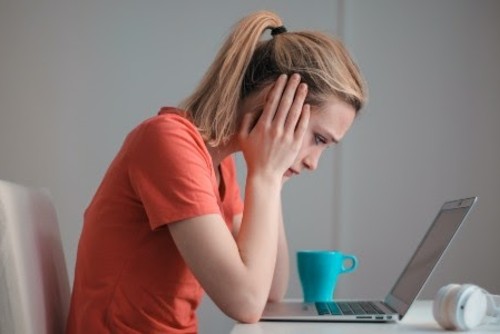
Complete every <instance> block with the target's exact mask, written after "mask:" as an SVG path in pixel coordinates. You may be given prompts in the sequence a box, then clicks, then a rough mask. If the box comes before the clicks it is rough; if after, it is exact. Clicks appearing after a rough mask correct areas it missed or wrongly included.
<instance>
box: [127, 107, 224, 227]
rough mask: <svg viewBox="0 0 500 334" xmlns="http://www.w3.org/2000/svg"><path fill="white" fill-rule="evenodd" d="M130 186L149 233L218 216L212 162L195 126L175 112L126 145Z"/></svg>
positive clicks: (149, 124)
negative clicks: (188, 220) (148, 224)
mask: <svg viewBox="0 0 500 334" xmlns="http://www.w3.org/2000/svg"><path fill="white" fill-rule="evenodd" d="M130 145H131V146H130V151H129V155H128V156H127V160H128V172H129V178H130V183H131V185H132V187H133V189H134V190H135V192H136V194H137V197H138V199H139V200H140V201H141V204H142V206H143V207H144V208H145V211H146V214H147V216H148V219H149V223H150V225H151V228H152V229H156V228H158V227H160V226H163V225H165V224H168V223H171V222H175V221H179V220H182V219H187V218H192V217H196V216H201V215H206V214H211V213H220V211H221V210H220V207H219V204H218V203H219V202H218V196H217V193H216V191H217V188H216V187H215V177H214V175H213V174H214V173H213V167H212V160H211V158H210V155H209V154H208V151H207V150H206V147H205V144H204V142H203V140H202V138H201V136H200V135H199V133H198V131H197V130H196V128H195V127H194V126H193V125H192V124H191V123H190V122H189V121H188V120H187V119H185V118H183V117H182V116H179V115H175V114H168V115H159V116H157V117H154V118H153V119H151V120H149V121H148V122H146V123H143V125H142V126H141V128H140V129H138V132H137V134H136V136H135V138H134V139H133V142H132V143H131V144H130Z"/></svg>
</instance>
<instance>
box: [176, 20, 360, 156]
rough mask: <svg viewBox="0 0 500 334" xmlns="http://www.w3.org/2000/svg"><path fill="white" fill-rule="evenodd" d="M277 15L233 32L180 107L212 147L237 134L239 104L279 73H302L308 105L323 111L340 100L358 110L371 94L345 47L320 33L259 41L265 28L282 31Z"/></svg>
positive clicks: (290, 34)
mask: <svg viewBox="0 0 500 334" xmlns="http://www.w3.org/2000/svg"><path fill="white" fill-rule="evenodd" d="M282 26H283V22H282V21H281V19H280V17H279V16H278V15H276V14H275V13H272V12H269V11H260V12H256V13H252V14H250V15H248V16H246V17H244V18H243V19H242V20H241V21H239V22H238V23H237V24H236V26H235V27H234V28H233V31H232V33H231V34H230V35H229V36H228V38H227V39H226V41H225V42H224V44H223V46H222V48H221V49H220V50H219V52H218V54H217V55H216V58H215V60H214V62H213V63H212V65H211V66H210V67H209V69H208V71H207V72H206V73H205V75H204V77H203V79H202V80H201V82H200V84H199V86H198V87H197V88H196V90H195V91H194V92H193V94H192V95H191V96H189V97H188V98H187V99H185V100H184V101H183V102H182V103H181V104H180V105H179V107H180V108H182V109H184V110H185V111H186V112H187V114H188V116H189V117H190V119H191V120H192V121H193V123H194V124H195V126H197V127H198V129H199V131H200V133H201V135H202V137H203V139H204V140H205V141H206V142H207V143H208V144H209V145H211V146H214V147H215V146H218V145H220V144H221V143H224V142H225V141H227V140H228V139H229V138H230V137H231V136H232V135H233V134H234V133H235V131H236V130H237V126H238V119H239V117H238V113H237V111H238V105H239V103H240V102H241V100H242V99H243V98H245V97H247V96H249V95H250V94H252V93H254V92H257V91H258V90H260V89H262V88H263V87H264V86H266V85H267V84H269V83H272V82H273V81H274V80H276V79H277V77H278V76H279V75H280V74H283V73H284V74H289V75H291V74H293V73H298V74H300V75H301V78H302V81H303V82H305V83H306V84H307V85H308V97H307V101H306V102H307V103H310V104H311V105H313V106H321V105H322V104H324V103H326V102H327V101H328V100H330V99H331V98H332V96H335V97H338V98H340V99H341V100H343V101H345V102H347V103H349V104H350V105H352V106H353V107H354V109H355V110H356V112H357V111H359V110H360V109H361V108H362V107H363V105H364V104H365V102H366V98H367V93H366V87H365V84H364V80H363V78H362V76H361V73H360V71H359V68H358V67H357V65H356V64H355V62H354V61H353V60H352V58H351V57H350V55H349V53H348V52H347V50H346V48H345V47H344V46H343V44H342V42H341V41H339V40H338V39H335V38H333V37H330V36H328V35H327V34H325V33H322V32H317V31H314V32H313V31H302V32H281V33H279V34H275V35H274V36H273V38H271V39H268V40H261V37H262V34H263V33H264V32H265V31H266V30H267V29H274V28H278V27H282Z"/></svg>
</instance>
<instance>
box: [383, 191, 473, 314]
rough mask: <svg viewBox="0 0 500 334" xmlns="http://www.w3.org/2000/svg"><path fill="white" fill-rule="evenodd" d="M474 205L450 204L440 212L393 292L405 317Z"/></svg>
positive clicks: (445, 205)
mask: <svg viewBox="0 0 500 334" xmlns="http://www.w3.org/2000/svg"><path fill="white" fill-rule="evenodd" d="M474 202H475V198H472V199H465V200H461V201H455V202H448V203H445V204H444V205H443V207H442V208H441V210H440V211H439V213H438V215H437V217H436V218H435V220H434V222H433V224H432V226H431V227H430V228H429V230H428V231H427V234H426V235H425V237H424V238H423V240H422V242H421V243H420V245H419V246H418V248H417V250H416V251H415V253H414V254H413V257H412V258H411V260H410V262H409V263H408V265H407V266H406V268H405V269H404V271H403V273H402V274H401V276H400V277H399V279H398V280H397V282H396V284H395V285H394V287H393V288H392V290H391V293H390V294H391V295H392V297H395V298H396V299H397V300H399V301H400V302H402V304H403V305H400V307H398V311H399V312H400V313H401V314H405V313H406V311H407V309H408V308H409V307H410V305H411V303H412V302H413V301H414V300H415V298H416V297H417V295H418V293H419V292H420V290H421V289H422V287H423V285H424V284H425V282H426V281H427V278H429V276H430V274H431V272H432V270H433V269H434V267H435V266H436V264H437V262H438V261H439V259H440V258H441V255H442V254H443V253H444V251H445V250H446V248H447V247H448V245H449V244H450V242H451V239H452V238H453V236H454V235H455V232H456V231H457V230H458V228H459V227H460V224H461V223H462V221H463V220H464V219H465V216H466V215H467V213H468V212H469V209H470V208H471V206H472V204H474ZM398 304H400V303H398ZM401 308H402V309H401Z"/></svg>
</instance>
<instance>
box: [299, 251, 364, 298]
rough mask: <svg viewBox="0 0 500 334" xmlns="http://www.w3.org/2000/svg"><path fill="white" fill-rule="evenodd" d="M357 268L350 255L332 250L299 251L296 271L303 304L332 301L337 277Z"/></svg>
mask: <svg viewBox="0 0 500 334" xmlns="http://www.w3.org/2000/svg"><path fill="white" fill-rule="evenodd" d="M346 264H347V265H346ZM357 267H358V259H357V258H356V256H354V255H352V254H345V253H342V252H340V251H333V250H299V251H298V252H297V269H298V271H299V279H300V283H301V285H302V292H303V295H304V302H306V303H311V302H325V301H332V300H333V296H334V293H335V287H336V286H337V280H338V277H339V275H340V274H347V273H351V272H353V271H354V270H356V268H357Z"/></svg>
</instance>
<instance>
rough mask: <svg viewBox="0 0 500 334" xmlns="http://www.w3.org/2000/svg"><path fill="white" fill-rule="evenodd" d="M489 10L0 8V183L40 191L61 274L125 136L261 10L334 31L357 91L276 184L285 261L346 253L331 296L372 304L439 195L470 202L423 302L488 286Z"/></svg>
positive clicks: (493, 170)
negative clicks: (363, 102) (338, 130)
mask: <svg viewBox="0 0 500 334" xmlns="http://www.w3.org/2000/svg"><path fill="white" fill-rule="evenodd" d="M499 4H500V3H499V2H498V1H495V0H492V1H485V0H480V1H472V0H469V1H459V0H441V1H436V2H434V1H409V0H405V1H402V0H379V1H361V0H346V1H342V0H339V1H327V0H314V1H313V0H311V1H307V2H306V1H300V0H297V1H286V2H284V1H278V0H275V1H264V0H259V1H251V2H250V1H243V0H240V1H230V0H217V1H210V2H208V1H207V2H200V1H182V2H181V1H178V2H174V1H160V0H148V1H133V0H108V1H100V0H87V1H64V0H0V157H1V160H0V178H1V179H8V180H12V181H17V182H20V183H24V184H27V185H38V186H47V187H49V188H50V189H51V191H52V193H53V195H54V199H55V202H56V207H57V209H58V214H59V218H60V223H61V232H62V235H63V242H64V248H65V252H66V259H67V263H68V268H69V270H70V272H69V274H70V278H71V279H72V277H73V269H74V262H75V253H76V246H77V241H78V237H79V233H80V229H81V224H82V220H81V219H82V212H83V210H84V208H85V207H86V205H87V204H88V202H89V200H90V198H91V196H92V195H93V192H94V191H95V189H96V187H97V185H98V183H99V181H100V179H101V177H102V175H103V173H104V171H105V170H106V167H107V166H108V164H109V162H110V160H111V159H112V158H113V156H114V154H115V153H116V151H117V149H118V147H119V146H120V144H121V142H122V140H123V138H124V136H125V135H126V134H127V133H128V131H129V130H130V129H132V127H134V126H135V125H136V124H137V123H138V122H140V121H141V120H142V119H144V118H145V117H149V116H150V115H152V114H154V113H155V112H156V111H157V110H158V108H159V107H160V106H162V105H165V104H176V103H177V102H178V101H179V100H180V99H181V98H183V97H184V96H186V95H187V94H188V93H189V92H190V91H191V90H192V89H193V87H194V85H195V84H196V83H197V82H198V80H199V78H200V77H201V75H202V74H203V72H204V71H205V69H206V68H207V66H208V64H209V63H210V62H211V60H212V59H213V56H214V54H215V52H216V50H217V48H218V47H219V46H220V43H221V42H222V40H223V37H224V36H225V34H226V33H227V32H228V30H229V28H230V26H231V25H232V24H233V23H234V22H235V20H236V19H238V18H240V17H241V16H243V15H244V14H246V13H247V12H249V11H251V10H257V9H261V8H268V9H272V10H276V11H277V12H278V13H280V14H281V15H282V17H283V18H284V20H285V23H286V25H287V27H288V28H289V29H290V30H296V29H301V28H311V29H321V30H326V31H328V32H335V31H337V32H339V33H341V32H342V33H343V34H344V35H345V38H346V43H347V45H348V47H349V48H351V49H352V51H353V53H354V55H355V58H356V59H357V60H358V62H359V64H360V66H361V68H362V70H363V71H364V72H365V74H366V77H367V80H368V83H369V86H370V92H371V97H370V102H369V105H368V108H367V110H366V111H365V112H364V114H363V115H362V116H361V117H360V118H359V121H357V123H356V124H355V126H354V128H353V130H352V131H351V132H350V133H349V134H348V135H347V136H346V139H345V142H344V143H343V144H341V145H340V146H339V147H337V148H335V149H334V150H333V151H330V152H328V153H327V155H326V156H325V157H324V158H323V159H322V164H321V165H320V168H319V170H318V172H317V173H315V174H312V175H304V176H301V177H300V178H298V179H296V180H293V181H292V182H290V183H289V184H287V185H286V188H285V191H284V195H283V197H284V209H285V213H284V214H285V220H286V223H287V229H288V234H289V238H290V247H291V252H292V259H293V258H294V252H295V250H297V249H299V248H330V247H334V248H341V249H343V250H345V251H352V252H355V253H356V254H357V255H358V256H359V258H360V260H361V266H360V268H359V270H358V272H357V273H355V274H352V275H350V276H349V277H343V278H342V279H341V284H340V285H339V291H338V296H344V295H347V294H350V295H351V294H354V295H355V296H364V295H368V294H370V296H373V293H375V297H377V296H383V295H384V294H385V293H386V292H387V290H388V289H389V288H390V286H391V285H392V283H393V281H394V280H393V279H392V278H395V276H396V275H397V274H398V273H399V272H400V271H401V269H402V266H403V265H404V263H405V262H406V261H407V260H408V257H409V256H410V255H411V252H412V251H413V249H414V247H415V246H416V244H417V242H418V240H419V238H420V237H421V236H422V234H423V233H424V232H425V230H426V228H427V227H428V225H429V224H430V222H431V220H432V219H433V218H434V215H435V213H436V212H437V209H438V207H439V206H440V204H441V202H442V201H444V200H446V199H449V198H453V197H460V196H469V195H476V194H477V195H479V196H480V199H479V203H478V205H477V207H476V210H475V211H474V212H473V214H472V215H471V216H470V220H469V222H468V225H466V226H465V228H464V229H462V230H461V232H460V234H459V235H458V236H457V238H456V239H455V242H454V244H453V245H452V247H451V248H450V250H449V252H448V253H447V254H446V256H445V258H444V260H445V261H444V263H443V264H442V265H441V266H440V268H439V269H438V270H437V272H436V274H435V275H434V276H433V278H432V279H431V281H430V282H429V286H428V287H427V288H426V290H425V291H424V296H427V297H431V296H432V294H433V293H434V292H435V289H436V288H437V287H439V286H440V285H442V284H444V283H447V282H449V281H457V282H465V281H473V282H475V283H478V284H482V285H484V286H485V287H486V288H489V289H491V290H495V291H496V292H497V293H500V273H499V269H498V268H497V267H496V266H495V264H496V263H497V262H498V261H495V255H496V254H498V253H499V251H500V248H499V246H498V245H496V242H495V240H494V238H495V237H496V236H497V235H500V233H499V232H500V231H499V224H498V220H499V217H500V209H499V208H500V206H498V205H496V200H497V199H498V198H499V192H500V178H499V177H498V172H497V171H498V170H500V150H499V149H498V148H497V146H498V144H500V134H499V132H498V131H497V127H498V125H499V124H500V113H499V108H498V106H497V104H496V103H495V102H496V101H497V99H496V98H497V95H498V93H499V91H500V89H499V88H500V82H499V78H500V73H499V72H500V68H499V66H498V65H497V59H500V46H499V44H500V43H499V42H498V38H497V36H498V35H499V32H500V27H499V23H498V22H497V20H496V18H497V17H498V14H500V9H499ZM193 7H196V10H195V11H193V10H192V8H193ZM238 165H239V167H242V168H241V171H240V175H239V176H240V179H241V180H243V179H244V175H243V174H244V168H243V163H242V160H241V157H238ZM394 237H398V240H394ZM389 238H391V239H389ZM389 240H391V241H389ZM488 263H492V264H493V265H492V266H487V264H488ZM294 265H295V264H294ZM368 273H369V274H368ZM288 296H289V297H299V296H300V288H299V284H298V280H297V276H296V269H295V266H293V267H292V281H291V284H290V289H289V292H288ZM200 317H201V320H200V322H201V333H224V332H228V331H229V328H230V327H231V323H232V321H230V320H229V319H227V318H226V317H224V316H223V315H221V314H220V312H219V311H218V310H216V309H215V308H214V306H213V305H212V304H211V303H210V302H209V301H205V302H204V304H203V306H202V309H201V311H200Z"/></svg>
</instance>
